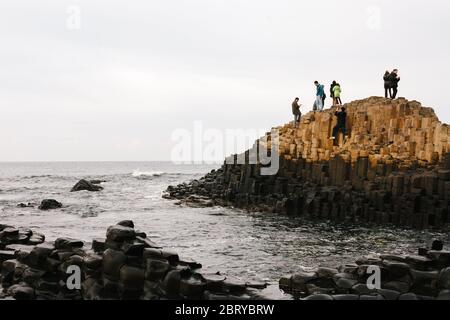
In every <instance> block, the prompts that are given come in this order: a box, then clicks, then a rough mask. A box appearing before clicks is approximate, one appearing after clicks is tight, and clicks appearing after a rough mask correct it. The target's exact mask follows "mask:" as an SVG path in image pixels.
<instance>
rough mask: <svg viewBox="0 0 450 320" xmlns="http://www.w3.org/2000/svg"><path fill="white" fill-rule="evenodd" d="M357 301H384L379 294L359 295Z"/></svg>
mask: <svg viewBox="0 0 450 320" xmlns="http://www.w3.org/2000/svg"><path fill="white" fill-rule="evenodd" d="M359 300H362V301H363V300H364V301H367V300H385V299H384V297H383V296H382V295H381V294H374V295H361V296H359Z"/></svg>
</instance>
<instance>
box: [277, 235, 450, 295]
mask: <svg viewBox="0 0 450 320" xmlns="http://www.w3.org/2000/svg"><path fill="white" fill-rule="evenodd" d="M430 249H431V250H429V249H427V248H421V249H419V254H418V255H397V254H381V255H380V254H377V255H370V256H364V257H360V258H358V259H357V260H356V261H355V263H350V264H344V265H341V266H339V267H337V268H334V267H319V268H318V269H316V270H314V271H311V272H300V273H297V274H294V275H292V276H287V277H283V278H281V279H280V282H279V284H280V288H281V289H282V290H283V291H285V292H289V293H291V294H292V295H294V296H295V297H298V298H303V299H305V300H434V299H437V300H450V251H444V250H442V242H440V241H435V243H434V244H433V246H432V247H431V248H430ZM375 272H378V273H379V281H380V283H378V284H376V283H375V281H373V279H374V277H372V278H371V276H373V275H374V274H375ZM367 284H369V285H370V286H368V285H367Z"/></svg>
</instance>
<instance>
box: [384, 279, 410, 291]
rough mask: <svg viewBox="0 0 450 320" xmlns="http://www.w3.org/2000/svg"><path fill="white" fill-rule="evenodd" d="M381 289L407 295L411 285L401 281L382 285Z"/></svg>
mask: <svg viewBox="0 0 450 320" xmlns="http://www.w3.org/2000/svg"><path fill="white" fill-rule="evenodd" d="M382 288H383V289H389V290H394V291H398V292H400V293H407V292H408V291H409V289H410V288H411V285H410V284H409V283H407V282H402V281H389V282H386V283H384V284H383V285H382Z"/></svg>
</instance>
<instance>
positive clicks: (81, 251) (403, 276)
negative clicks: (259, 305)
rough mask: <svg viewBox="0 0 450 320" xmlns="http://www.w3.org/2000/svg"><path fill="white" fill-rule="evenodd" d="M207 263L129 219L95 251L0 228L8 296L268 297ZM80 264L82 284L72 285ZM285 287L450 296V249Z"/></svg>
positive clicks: (337, 293) (317, 273)
mask: <svg viewBox="0 0 450 320" xmlns="http://www.w3.org/2000/svg"><path fill="white" fill-rule="evenodd" d="M74 267H75V269H74ZM201 267H202V265H201V264H199V263H197V262H195V261H192V260H189V259H181V258H180V257H179V255H178V254H177V253H175V252H171V251H167V250H164V249H163V248H161V247H159V246H158V245H157V244H155V243H154V242H153V241H151V240H150V239H148V237H147V235H146V234H145V233H144V232H141V231H138V230H136V229H135V228H134V224H133V222H132V221H129V220H125V221H121V222H119V223H118V224H117V225H114V226H110V227H109V228H108V229H107V232H106V239H94V240H93V241H92V245H91V247H90V248H85V243H84V242H83V241H81V240H76V239H69V238H58V239H56V240H55V241H54V242H45V236H44V235H42V234H39V233H37V232H33V231H32V230H29V229H24V228H19V229H16V228H14V227H11V226H6V225H0V274H1V279H0V300H1V299H16V300H161V299H162V300H167V299H174V300H183V299H189V300H254V299H257V300H260V299H266V297H265V296H264V293H263V291H264V289H265V288H266V287H267V284H266V283H256V282H252V283H249V282H245V281H244V280H241V279H238V278H234V277H228V276H226V275H222V274H220V273H215V274H202V273H201V272H200V270H201ZM76 268H79V269H78V270H79V271H80V273H79V288H77V287H71V286H70V285H71V284H72V285H74V282H73V280H74V274H76V273H72V272H73V271H74V270H76ZM371 268H378V269H379V272H380V281H381V283H380V288H369V287H368V286H367V283H368V281H367V279H368V278H369V277H370V276H371V274H370V272H368V270H370V269H371ZM75 284H76V281H75ZM279 288H280V290H281V291H283V292H285V293H287V294H289V295H290V296H291V297H292V298H293V299H301V300H435V299H437V300H450V251H448V250H444V247H443V243H442V242H441V241H439V240H436V241H434V242H433V244H432V246H431V247H430V248H420V249H419V250H418V254H417V255H408V256H403V255H399V254H386V253H385V254H379V255H370V256H365V257H361V258H358V259H357V260H356V261H355V263H349V264H344V265H341V266H338V267H319V268H317V269H315V270H312V271H311V270H309V271H305V272H300V273H296V274H294V275H291V276H286V277H283V278H281V279H280V281H279ZM289 295H288V296H286V298H289Z"/></svg>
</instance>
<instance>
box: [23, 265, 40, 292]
mask: <svg viewBox="0 0 450 320" xmlns="http://www.w3.org/2000/svg"><path fill="white" fill-rule="evenodd" d="M44 274H45V271H43V270H38V269H34V268H27V269H25V271H24V272H23V275H22V279H23V281H24V282H26V283H27V284H29V285H31V286H32V287H37V286H38V285H39V283H40V282H41V281H42V277H43V276H44Z"/></svg>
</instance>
